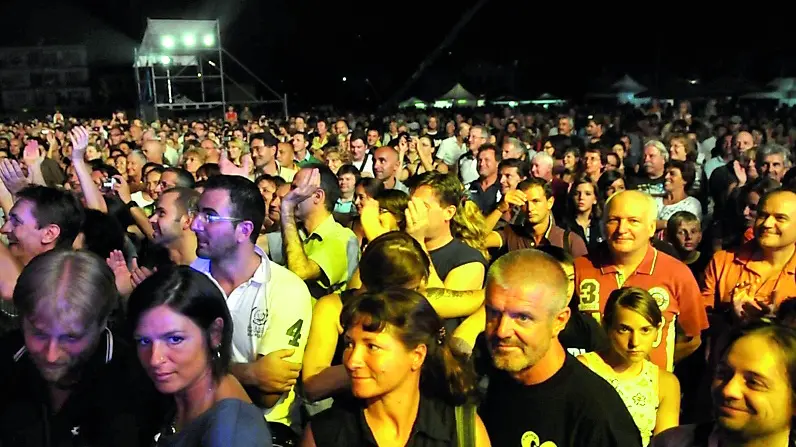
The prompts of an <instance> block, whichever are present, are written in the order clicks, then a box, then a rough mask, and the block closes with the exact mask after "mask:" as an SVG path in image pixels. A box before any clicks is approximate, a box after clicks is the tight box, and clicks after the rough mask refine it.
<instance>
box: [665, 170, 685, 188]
mask: <svg viewBox="0 0 796 447" xmlns="http://www.w3.org/2000/svg"><path fill="white" fill-rule="evenodd" d="M663 189H665V190H666V191H668V192H672V191H679V190H680V189H685V180H684V179H683V173H682V172H680V170H679V169H677V168H669V170H668V171H666V177H665V178H664V182H663Z"/></svg>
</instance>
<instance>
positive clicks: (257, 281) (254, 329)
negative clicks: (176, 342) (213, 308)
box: [191, 246, 312, 426]
mask: <svg viewBox="0 0 796 447" xmlns="http://www.w3.org/2000/svg"><path fill="white" fill-rule="evenodd" d="M254 251H255V253H257V255H259V256H260V258H261V261H260V266H259V267H257V270H256V271H255V272H254V275H253V276H252V277H251V278H250V279H249V280H248V281H246V282H244V283H243V284H241V285H239V286H238V287H237V288H236V289H235V290H233V291H232V293H231V294H229V296H226V294H225V297H226V299H227V306H228V307H229V312H230V314H231V315H232V323H233V330H232V361H233V362H235V363H252V362H254V361H256V360H257V359H258V358H259V357H260V356H264V355H267V354H270V353H272V352H274V351H278V350H280V349H295V350H296V352H295V353H294V354H293V355H292V356H291V357H289V358H287V359H286V360H287V361H290V362H296V363H301V362H302V359H303V357H304V348H305V347H306V346H307V337H308V335H309V332H310V324H311V320H312V297H311V296H310V292H309V290H308V289H307V285H306V284H305V283H304V281H302V280H301V278H299V277H298V275H296V274H295V273H293V272H291V271H290V270H288V269H286V268H285V267H282V266H281V265H279V264H277V263H275V262H273V261H271V260H270V259H268V257H267V256H266V255H265V253H263V251H262V250H261V249H260V248H259V247H257V246H255V247H254ZM191 267H192V268H193V269H195V270H197V271H200V272H202V273H204V274H206V275H207V276H208V277H209V278H210V279H211V280H212V281H213V282H214V283H215V284H216V285H217V286H218V287H219V289H221V286H220V285H219V284H218V283H217V282H216V280H215V279H214V278H213V277H212V276H211V275H210V260H209V259H203V258H197V259H196V260H195V261H194V262H193V263H192V264H191ZM222 293H223V290H222ZM294 400H295V392H294V391H293V389H291V390H290V392H289V393H288V394H287V395H283V396H282V398H280V399H279V401H278V402H277V403H276V405H274V406H273V407H272V408H270V409H268V410H265V418H266V420H268V421H269V422H279V423H282V424H285V425H288V426H290V425H291V418H290V412H291V411H290V410H291V406H292V404H293V402H294Z"/></svg>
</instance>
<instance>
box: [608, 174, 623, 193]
mask: <svg viewBox="0 0 796 447" xmlns="http://www.w3.org/2000/svg"><path fill="white" fill-rule="evenodd" d="M624 190H625V179H621V178H618V179H616V180H614V182H613V183H611V186H609V187H608V189H607V190H606V191H605V196H606V197H611V196H612V195H614V194H616V193H618V192H622V191H624Z"/></svg>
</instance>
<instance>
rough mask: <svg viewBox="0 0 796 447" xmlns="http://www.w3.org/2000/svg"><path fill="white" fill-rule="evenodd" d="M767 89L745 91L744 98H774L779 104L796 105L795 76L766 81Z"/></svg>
mask: <svg viewBox="0 0 796 447" xmlns="http://www.w3.org/2000/svg"><path fill="white" fill-rule="evenodd" d="M768 87H769V89H768V90H763V91H760V92H753V93H747V94H746V95H743V96H741V98H745V99H776V100H778V101H779V103H780V104H787V105H789V106H793V105H796V78H777V79H774V80H773V81H771V82H769V83H768Z"/></svg>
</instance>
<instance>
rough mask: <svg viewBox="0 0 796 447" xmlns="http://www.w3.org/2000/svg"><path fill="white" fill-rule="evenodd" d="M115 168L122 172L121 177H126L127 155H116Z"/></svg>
mask: <svg viewBox="0 0 796 447" xmlns="http://www.w3.org/2000/svg"><path fill="white" fill-rule="evenodd" d="M114 161H115V162H116V170H117V171H119V172H121V173H122V176H123V177H127V157H124V156H119V157H116V160H114Z"/></svg>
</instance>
